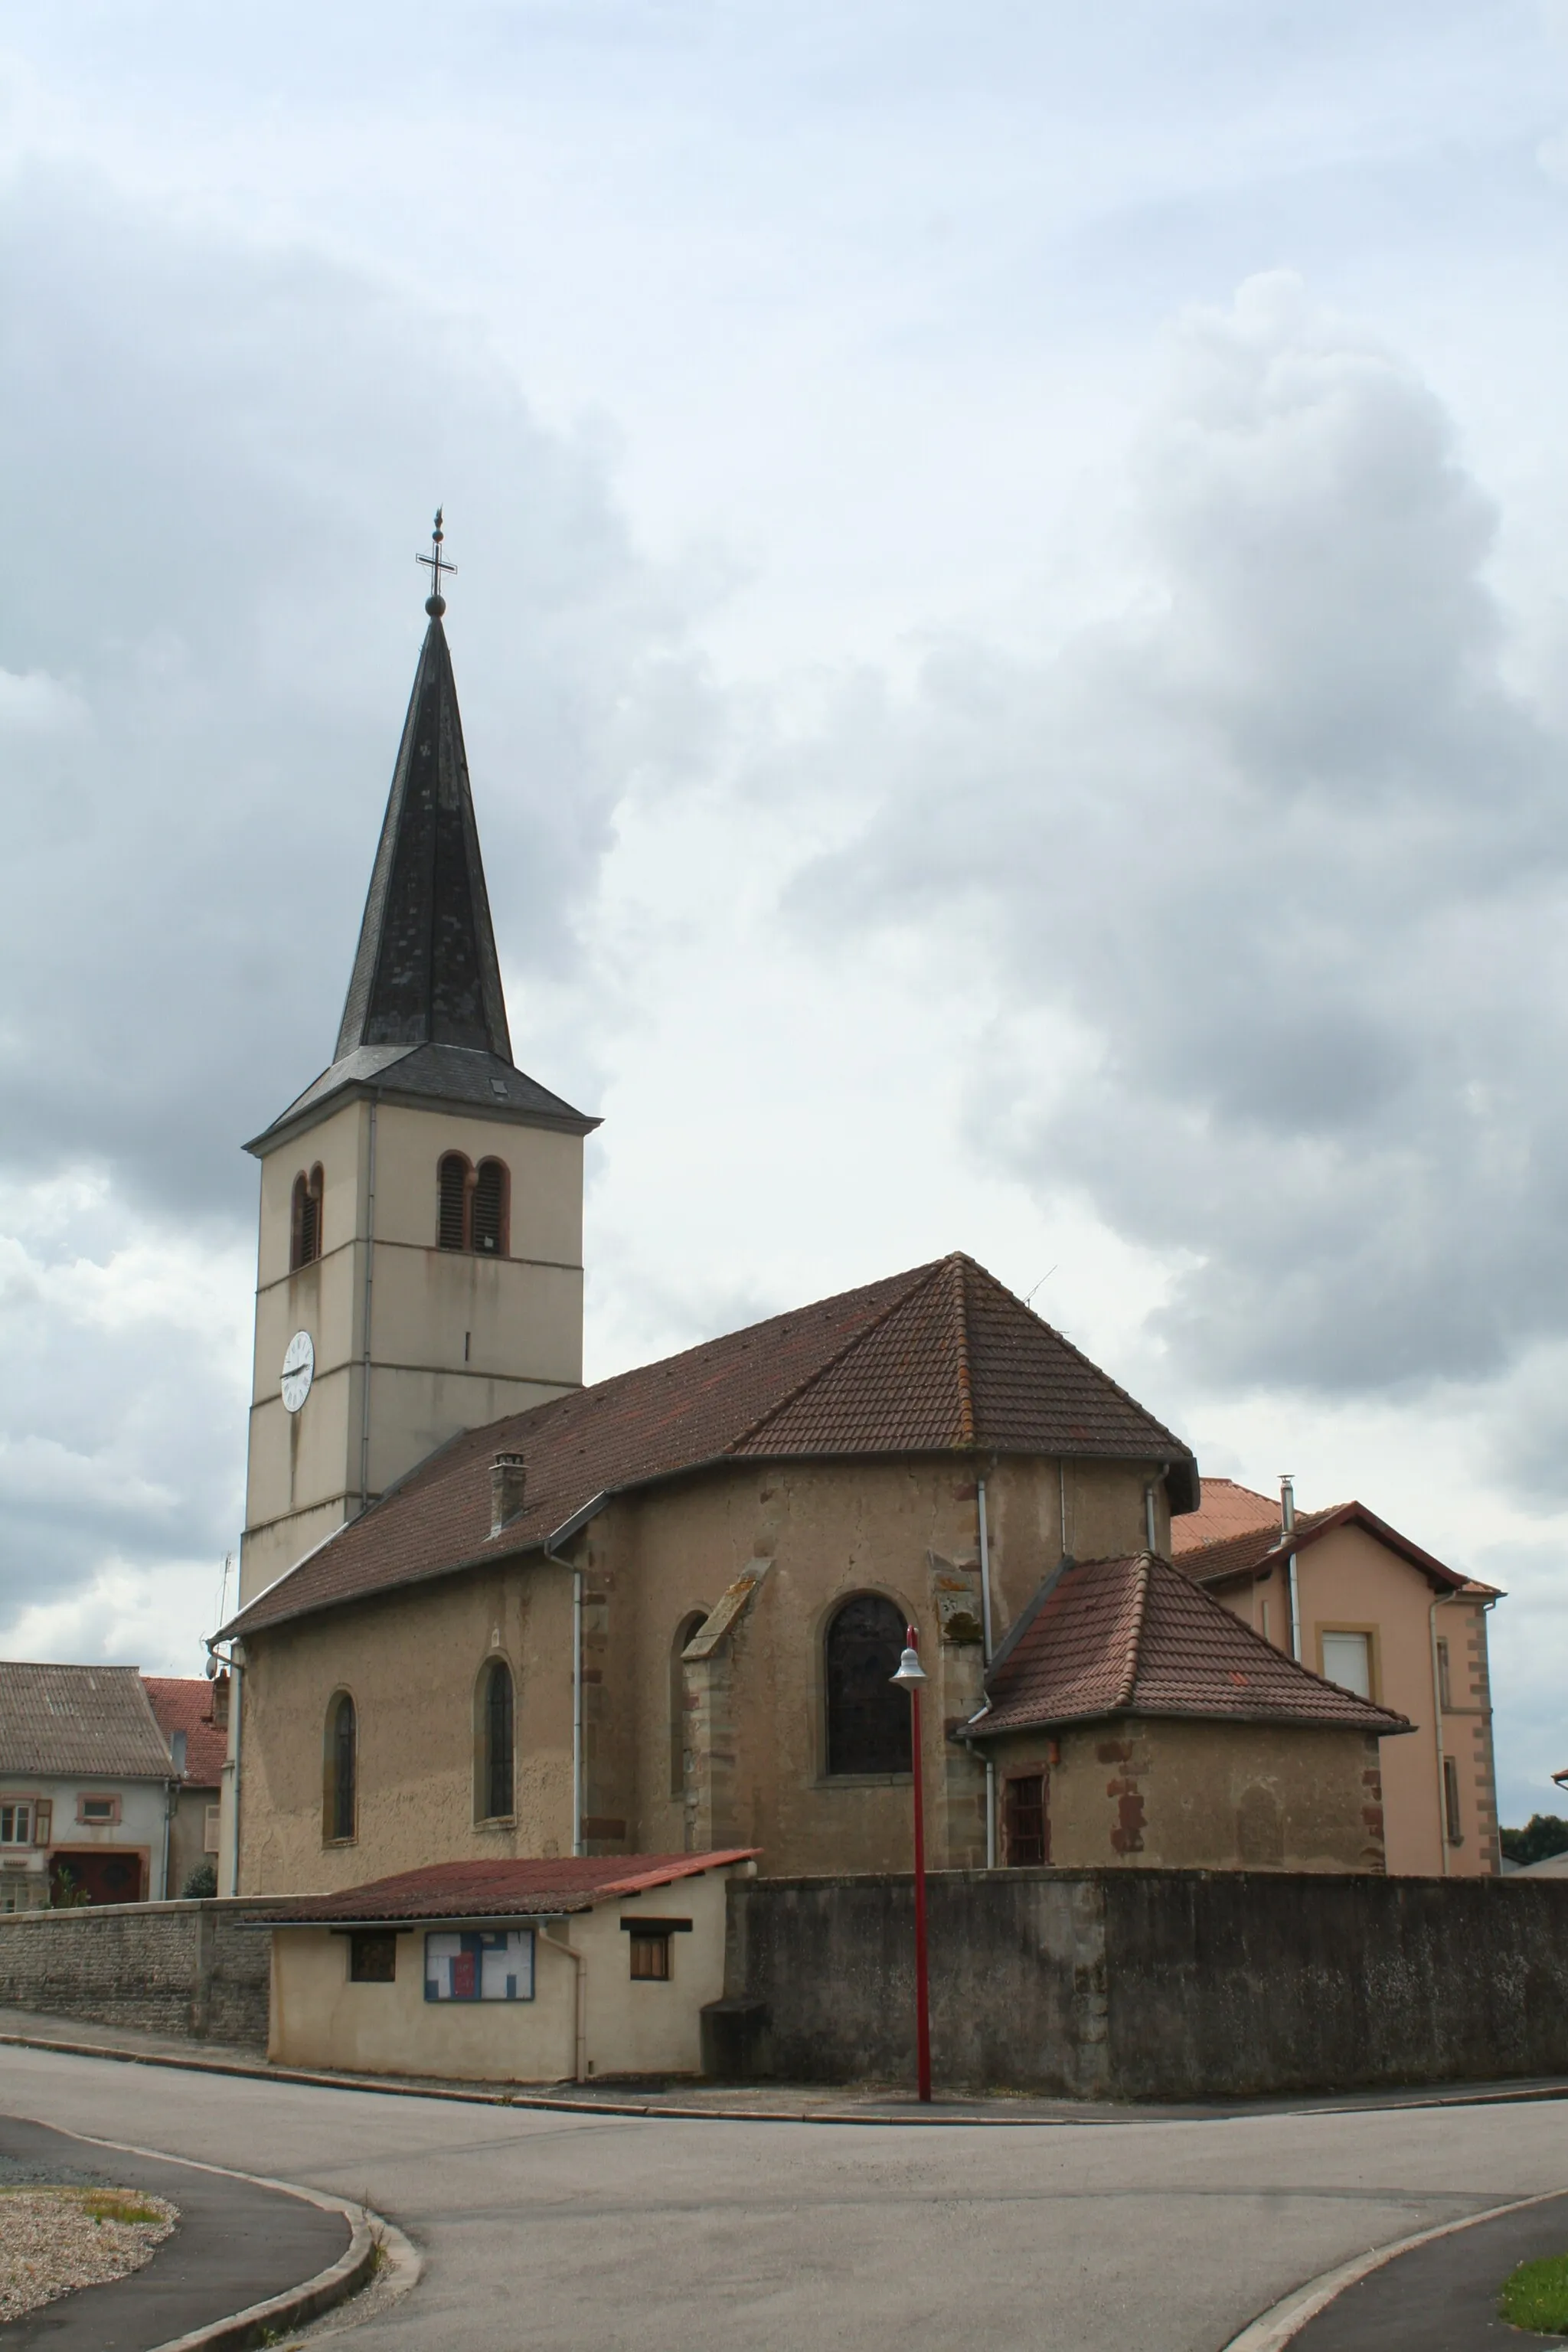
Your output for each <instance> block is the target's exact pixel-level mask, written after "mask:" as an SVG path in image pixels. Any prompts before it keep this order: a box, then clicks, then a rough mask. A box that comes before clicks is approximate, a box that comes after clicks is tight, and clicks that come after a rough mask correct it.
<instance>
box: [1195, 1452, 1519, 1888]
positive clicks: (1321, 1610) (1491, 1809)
mask: <svg viewBox="0 0 1568 2352" xmlns="http://www.w3.org/2000/svg"><path fill="white" fill-rule="evenodd" d="M1287 1520H1289V1526H1287V1524H1286V1522H1287ZM1172 1543H1173V1557H1174V1559H1175V1560H1176V1562H1177V1564H1178V1566H1179V1567H1180V1568H1181V1569H1182V1570H1183V1571H1184V1574H1186V1575H1188V1576H1190V1577H1192V1578H1193V1579H1194V1581H1196V1582H1198V1583H1199V1584H1201V1585H1202V1586H1203V1588H1204V1590H1205V1591H1207V1592H1210V1593H1212V1594H1213V1595H1214V1596H1215V1599H1216V1600H1217V1601H1223V1602H1224V1603H1225V1605H1226V1608H1227V1609H1230V1610H1232V1611H1234V1612H1235V1613H1236V1614H1237V1616H1238V1617H1240V1618H1241V1620H1242V1622H1244V1623H1245V1624H1247V1625H1250V1626H1251V1627H1252V1628H1253V1630H1254V1631H1255V1632H1257V1633H1259V1634H1261V1636H1262V1637H1263V1639H1264V1640H1265V1641H1267V1642H1269V1643H1273V1644H1274V1646H1275V1647H1276V1648H1278V1649H1280V1650H1283V1651H1286V1652H1292V1651H1293V1652H1294V1653H1295V1654H1297V1655H1298V1656H1299V1657H1300V1661H1301V1663H1302V1664H1304V1665H1306V1666H1309V1667H1310V1668H1311V1669H1312V1670H1313V1671H1314V1672H1315V1673H1317V1674H1320V1675H1324V1676H1325V1677H1326V1678H1327V1679H1328V1680H1329V1681H1330V1682H1332V1683H1337V1684H1338V1685H1340V1686H1341V1687H1342V1689H1345V1690H1349V1691H1352V1692H1354V1693H1355V1694H1357V1695H1358V1696H1360V1697H1362V1698H1364V1699H1369V1700H1371V1701H1373V1703H1374V1704H1375V1705H1378V1706H1386V1707H1391V1708H1393V1709H1394V1711H1395V1712H1396V1713H1397V1714H1399V1715H1402V1716H1405V1717H1408V1719H1409V1721H1410V1722H1411V1723H1412V1724H1413V1725H1415V1738H1410V1739H1404V1740H1401V1741H1399V1742H1398V1743H1397V1744H1396V1745H1395V1746H1394V1747H1392V1748H1389V1749H1388V1750H1386V1751H1385V1753H1384V1772H1383V1805H1384V1837H1385V1842H1386V1845H1387V1854H1388V1868H1389V1870H1390V1871H1391V1872H1393V1873H1394V1874H1398V1875H1411V1876H1429V1877H1440V1876H1454V1877H1478V1876H1481V1877H1484V1876H1490V1875H1494V1874H1496V1873H1497V1872H1498V1870H1499V1867H1500V1846H1499V1842H1498V1817H1497V1777H1496V1770H1495V1767H1494V1763H1493V1758H1492V1706H1491V1679H1490V1674H1489V1665H1488V1657H1487V1612H1488V1611H1489V1609H1490V1608H1492V1607H1493V1606H1494V1605H1495V1603H1496V1602H1497V1601H1499V1600H1500V1598H1501V1595H1500V1593H1499V1592H1498V1591H1497V1590H1496V1589H1495V1587H1493V1586H1491V1585H1489V1584H1482V1583H1479V1582H1478V1581H1477V1580H1476V1579H1474V1578H1473V1577H1468V1576H1466V1575H1464V1574H1463V1573H1461V1572H1460V1571H1459V1570H1456V1569H1452V1568H1448V1567H1447V1566H1446V1565H1445V1564H1444V1562H1443V1561H1441V1560H1439V1559H1434V1558H1433V1556H1432V1554H1431V1553H1430V1552H1427V1551H1424V1550H1423V1549H1422V1548H1421V1547H1420V1545H1419V1544H1415V1543H1412V1542H1411V1540H1410V1538H1408V1537H1407V1536H1403V1535H1401V1534H1400V1533H1399V1531H1398V1529H1397V1528H1393V1527H1390V1526H1389V1524H1388V1522H1387V1521H1386V1520H1385V1519H1381V1518H1379V1517H1378V1516H1377V1514H1376V1513H1375V1512H1374V1511H1370V1510H1368V1508H1367V1507H1366V1506H1365V1504H1364V1503H1341V1504H1337V1505H1335V1506H1334V1507H1331V1509H1328V1510H1321V1511H1303V1512H1300V1513H1297V1511H1296V1509H1295V1503H1294V1496H1293V1495H1292V1493H1291V1491H1290V1486H1289V1481H1287V1482H1286V1485H1285V1489H1284V1493H1283V1496H1282V1498H1281V1499H1280V1500H1279V1501H1273V1500H1271V1499H1270V1498H1269V1497H1268V1496H1267V1495H1259V1494H1255V1493H1254V1492H1253V1491H1252V1490H1251V1489H1250V1488H1249V1487H1246V1486H1237V1484H1235V1482H1233V1481H1232V1480H1230V1479H1226V1478H1205V1480H1204V1481H1203V1495H1202V1503H1201V1507H1200V1508H1199V1509H1198V1510H1196V1511H1194V1512H1193V1513H1191V1514H1190V1515H1189V1517H1188V1518H1187V1519H1186V1520H1184V1521H1178V1522H1176V1524H1175V1525H1174V1526H1173V1529H1172Z"/></svg>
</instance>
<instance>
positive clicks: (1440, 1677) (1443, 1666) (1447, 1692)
mask: <svg viewBox="0 0 1568 2352" xmlns="http://www.w3.org/2000/svg"><path fill="white" fill-rule="evenodd" d="M1437 1704H1438V1706H1440V1707H1441V1708H1442V1709H1443V1711H1444V1713H1445V1714H1447V1711H1448V1709H1449V1708H1450V1707H1451V1706H1453V1704H1454V1689H1453V1685H1452V1683H1451V1682H1450V1681H1449V1679H1448V1644H1447V1642H1439V1643H1438V1644H1437Z"/></svg>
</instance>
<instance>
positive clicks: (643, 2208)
mask: <svg viewBox="0 0 1568 2352" xmlns="http://www.w3.org/2000/svg"><path fill="white" fill-rule="evenodd" d="M0 2110H4V2111H5V2112H6V2113H9V2114H12V2115H16V2116H28V2117H32V2118H34V2119H36V2120H37V2121H40V2122H44V2123H51V2124H58V2125H63V2126H68V2127H70V2128H72V2129H75V2130H79V2131H89V2132H96V2133H100V2134H102V2135H104V2136H105V2137H110V2138H115V2139H122V2140H133V2141H136V2142H138V2143H140V2144H141V2145H142V2146H143V2147H154V2148H159V2149H163V2150H165V2151H167V2152H168V2153H170V2154H173V2155H176V2156H190V2157H197V2158H205V2160H207V2161H209V2162H214V2163H220V2164H231V2165H236V2166H239V2167H242V2168H245V2169H247V2170H248V2171H252V2172H258V2173H264V2174H270V2175H272V2176H274V2177H276V2178H279V2179H285V2180H295V2181H301V2182H305V2183H308V2184H310V2185H311V2186H313V2187H318V2188H322V2189H331V2190H332V2191H333V2192H335V2193H336V2194H338V2195H340V2196H345V2197H351V2198H359V2199H363V2200H365V2201H366V2202H368V2203H369V2204H371V2205H374V2207H376V2208H377V2209H378V2210H380V2211H382V2212H384V2213H385V2214H387V2215H389V2216H390V2217H391V2218H392V2219H393V2220H394V2221H396V2222H398V2223H399V2224H400V2225H401V2226H402V2228H403V2229H405V2231H407V2232H408V2234H409V2235H410V2236H411V2237H412V2238H413V2239H414V2241H415V2242H416V2244H417V2245H418V2246H419V2248H420V2249H421V2251H422V2252H423V2253H424V2254H425V2256H426V2274H425V2276H424V2278H423V2279H422V2281H421V2282H420V2284H419V2285H418V2286H417V2287H416V2289H415V2291H414V2293H413V2294H410V2295H408V2296H407V2297H405V2299H404V2301H403V2302H402V2303H400V2304H398V2305H395V2306H394V2307H393V2308H392V2309H391V2310H390V2311H389V2312H387V2313H385V2314H384V2315H383V2316H381V2317H379V2318H377V2319H374V2320H372V2321H370V2322H368V2323H367V2324H366V2326H364V2327H363V2329H361V2330H359V2331H358V2332H357V2333H356V2335H355V2337H354V2339H353V2340H354V2347H355V2352H383V2347H385V2352H426V2347H428V2352H451V2347H453V2346H455V2345H459V2344H460V2345H461V2346H462V2347H464V2352H491V2347H494V2352H521V2347H527V2352H582V2347H584V2345H593V2346H595V2347H600V2352H621V2347H626V2352H721V2347H722V2352H753V2347H754V2352H796V2347H799V2352H808V2348H809V2352H826V2347H835V2346H845V2347H855V2352H894V2347H898V2352H924V2347H932V2352H936V2347H941V2352H950V2347H960V2346H968V2345H970V2344H971V2343H973V2342H976V2341H978V2342H982V2343H984V2344H985V2345H987V2346H988V2347H994V2352H1014V2347H1017V2352H1024V2347H1027V2352H1218V2347H1220V2346H1222V2345H1223V2344H1224V2343H1226V2340H1227V2338H1228V2337H1229V2336H1231V2335H1232V2334H1233V2333H1234V2332H1235V2331H1236V2330H1237V2328H1239V2327H1240V2326H1242V2325H1243V2324H1244V2323H1245V2322H1246V2321H1247V2319H1249V2318H1250V2317H1251V2316H1252V2315H1254V2314H1255V2313H1256V2312H1258V2310H1259V2309H1261V2308H1262V2307H1264V2306H1266V2305H1268V2304H1270V2303H1271V2302H1273V2301H1274V2300H1275V2299H1276V2298H1277V2297H1278V2296H1279V2295H1281V2294H1284V2293H1285V2292H1286V2291H1287V2290H1288V2289H1289V2288H1290V2287H1292V2286H1294V2285H1295V2284H1298V2283H1299V2282H1300V2281H1301V2280H1302V2279H1304V2278H1307V2277H1310V2276H1312V2275H1314V2274H1315V2273H1318V2272H1320V2271H1322V2270H1326V2269H1328V2268H1329V2267H1331V2265H1332V2264H1334V2263H1340V2262H1343V2261H1345V2260H1347V2259H1348V2258H1349V2257H1350V2256H1351V2255H1352V2254H1353V2253H1356V2252H1360V2251H1362V2250H1363V2249H1364V2248H1366V2247H1369V2246H1373V2245H1376V2244H1380V2243H1384V2242H1388V2241H1389V2240H1391V2239H1394V2238H1399V2237H1404V2236H1407V2235H1408V2234H1410V2233H1411V2232H1412V2231H1415V2230H1418V2229H1422V2228H1425V2227H1427V2226H1429V2225H1430V2224H1432V2223H1433V2222H1436V2221H1446V2220H1448V2219H1450V2218H1451V2217H1453V2216H1456V2215H1458V2214H1461V2213H1467V2212H1474V2211H1477V2210H1480V2209H1481V2208H1483V2207H1484V2206H1487V2205H1489V2204H1491V2203H1494V2202H1498V2201H1500V2200H1504V2199H1507V2198H1510V2197H1520V2196H1525V2195H1529V2194H1530V2193H1531V2192H1532V2191H1538V2190H1546V2189H1563V2188H1568V2102H1565V2101H1554V2102H1545V2103H1542V2104H1539V2105H1518V2106H1480V2107H1459V2108H1450V2109H1432V2108H1409V2107H1406V2108H1394V2109H1384V2110H1381V2111H1373V2112H1369V2111H1365V2110H1363V2111H1360V2112H1356V2113H1352V2114H1345V2115H1331V2114H1328V2113H1324V2112H1317V2113H1311V2112H1307V2113H1301V2114H1295V2115H1271V2116H1245V2117H1240V2118H1237V2117H1230V2118H1226V2119H1215V2120H1213V2121H1209V2120H1198V2121H1194V2120H1191V2119H1183V2120H1181V2121H1163V2120H1156V2121H1150V2120H1132V2121H1128V2122H1116V2123H1110V2124H1099V2125H1059V2126H1058V2125H1044V2126H987V2127H984V2128H980V2129H964V2128H962V2127H958V2126H952V2127H949V2126H941V2125H936V2126H915V2127H908V2126H904V2127H900V2126H898V2125H888V2126H882V2125H864V2124H862V2125H851V2126H829V2125H814V2124H793V2123H790V2124H762V2123H750V2122H741V2121H731V2120H725V2121H723V2122H678V2121H673V2120H669V2119H668V2118H664V2117H648V2118H644V2117H621V2116H570V2115H561V2114H548V2113H542V2112H530V2111H528V2110H519V2111H516V2112H511V2113H509V2112H507V2111H505V2110H501V2109H497V2108H486V2107H474V2106H463V2105H451V2104H447V2103H445V2102H441V2101H437V2100H421V2099H408V2098H398V2097H386V2096H382V2095H366V2094H361V2093H357V2092H353V2091H331V2090H314V2089H309V2088H306V2087H303V2086H300V2085H296V2084H281V2083H278V2084H274V2083H256V2082H251V2081H245V2080H237V2079H234V2078H230V2077H225V2076H222V2075H213V2074H175V2073H172V2072H168V2071H165V2070H163V2069H162V2068H159V2067H155V2066H127V2065H117V2064H115V2063H111V2062H109V2061H105V2060H100V2059H93V2058H67V2057H58V2056H52V2055H50V2054H49V2053H45V2052H40V2051H33V2050H12V2049H6V2050H3V2051H0Z"/></svg>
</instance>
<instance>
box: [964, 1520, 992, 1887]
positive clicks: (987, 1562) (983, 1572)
mask: <svg viewBox="0 0 1568 2352" xmlns="http://www.w3.org/2000/svg"><path fill="white" fill-rule="evenodd" d="M974 1495H975V1505H976V1510H977V1513H978V1517H979V1520H980V1647H981V1650H982V1651H983V1653H984V1664H985V1667H986V1670H987V1671H989V1670H990V1665H991V1652H992V1647H993V1643H992V1638H991V1537H990V1530H989V1528H987V1525H986V1520H985V1481H984V1478H978V1479H976V1481H975V1485H974ZM973 1752H974V1751H973V1748H971V1750H970V1753H971V1755H973ZM985 1867H986V1869H987V1870H994V1869H995V1867H996V1759H995V1758H994V1756H993V1755H992V1754H991V1753H990V1751H989V1749H988V1750H987V1751H986V1757H985Z"/></svg>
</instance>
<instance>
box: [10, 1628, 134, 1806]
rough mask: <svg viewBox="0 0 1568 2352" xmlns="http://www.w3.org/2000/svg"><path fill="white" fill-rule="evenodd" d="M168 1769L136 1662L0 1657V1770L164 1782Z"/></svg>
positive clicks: (99, 1778) (13, 1772) (95, 1778)
mask: <svg viewBox="0 0 1568 2352" xmlns="http://www.w3.org/2000/svg"><path fill="white" fill-rule="evenodd" d="M0 1772H5V1773H12V1774H15V1773H23V1772H35V1773H60V1774H68V1775H70V1776H72V1777H73V1778H79V1779H92V1780H172V1779H173V1778H174V1765H173V1762H172V1761H171V1759H170V1756H169V1750H168V1748H167V1746H166V1745H165V1743H164V1739H163V1733H162V1732H161V1731H160V1730H159V1728H158V1726H157V1723H156V1721H155V1720H154V1717H153V1708H152V1705H151V1703H150V1701H149V1699H148V1696H147V1693H146V1691H145V1690H144V1689H143V1687H142V1677H141V1675H139V1674H138V1673H137V1671H136V1669H135V1667H134V1666H56V1665H38V1664H33V1663H32V1662H31V1661H30V1660H25V1659H17V1658H5V1659H0Z"/></svg>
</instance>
